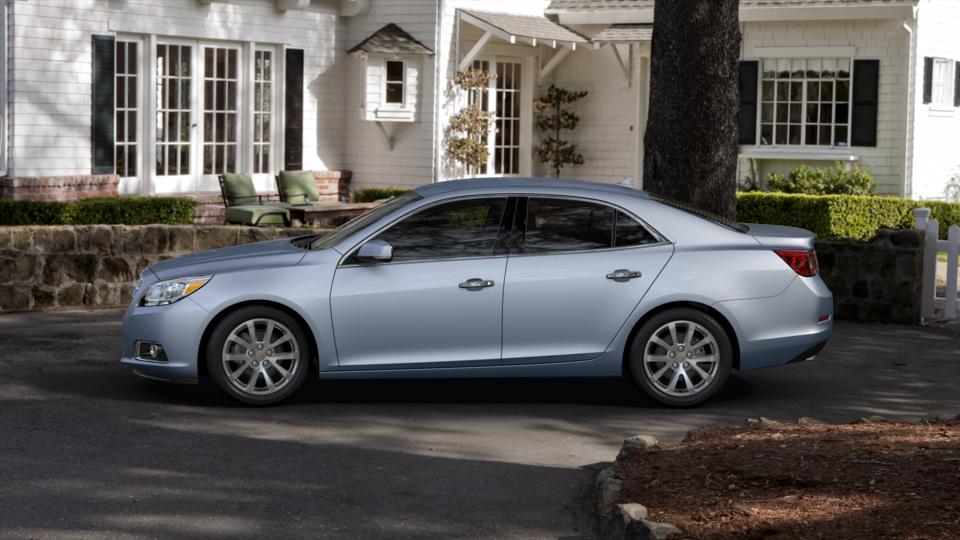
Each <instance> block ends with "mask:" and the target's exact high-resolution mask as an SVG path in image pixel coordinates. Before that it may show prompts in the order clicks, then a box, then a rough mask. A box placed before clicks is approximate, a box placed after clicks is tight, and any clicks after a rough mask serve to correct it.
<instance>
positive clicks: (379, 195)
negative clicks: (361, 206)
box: [350, 187, 410, 203]
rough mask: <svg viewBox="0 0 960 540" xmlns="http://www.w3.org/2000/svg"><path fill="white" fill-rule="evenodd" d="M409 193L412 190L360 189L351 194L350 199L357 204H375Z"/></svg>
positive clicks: (394, 188)
mask: <svg viewBox="0 0 960 540" xmlns="http://www.w3.org/2000/svg"><path fill="white" fill-rule="evenodd" d="M408 191H410V190H409V189H404V188H396V187H386V188H375V187H370V188H360V189H355V190H353V193H351V194H350V199H351V200H352V201H353V202H355V203H366V202H375V201H379V200H383V199H389V198H391V197H396V196H397V195H403V194H404V193H406V192H408Z"/></svg>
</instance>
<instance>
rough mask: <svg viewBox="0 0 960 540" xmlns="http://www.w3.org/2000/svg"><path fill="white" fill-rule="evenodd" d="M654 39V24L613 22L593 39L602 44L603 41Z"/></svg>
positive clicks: (618, 41)
mask: <svg viewBox="0 0 960 540" xmlns="http://www.w3.org/2000/svg"><path fill="white" fill-rule="evenodd" d="M652 39H653V26H652V25H649V24H612V25H610V26H608V27H606V28H605V29H603V31H601V32H600V33H599V34H597V35H595V36H593V38H592V39H591V41H593V42H594V43H596V44H598V45H600V44H603V43H633V42H637V41H650V40H652Z"/></svg>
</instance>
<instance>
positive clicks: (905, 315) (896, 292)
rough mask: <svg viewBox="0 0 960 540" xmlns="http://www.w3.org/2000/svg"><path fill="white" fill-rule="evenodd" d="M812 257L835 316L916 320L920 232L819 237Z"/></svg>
mask: <svg viewBox="0 0 960 540" xmlns="http://www.w3.org/2000/svg"><path fill="white" fill-rule="evenodd" d="M817 257H818V259H819V260H820V275H821V277H823V280H824V282H826V284H827V286H828V287H830V290H831V291H832V292H833V305H834V310H835V315H836V317H837V318H838V319H850V320H855V321H880V322H890V323H903V324H917V323H919V322H920V298H921V293H920V288H921V284H922V272H921V271H922V268H923V232H922V231H916V230H888V229H881V230H880V231H878V232H877V235H876V236H875V237H874V238H873V239H872V240H868V241H866V242H860V241H855V240H819V241H817Z"/></svg>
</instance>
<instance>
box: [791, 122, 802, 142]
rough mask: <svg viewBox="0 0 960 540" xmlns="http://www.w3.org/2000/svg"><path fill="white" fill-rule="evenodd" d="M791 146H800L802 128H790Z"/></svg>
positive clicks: (795, 126)
mask: <svg viewBox="0 0 960 540" xmlns="http://www.w3.org/2000/svg"><path fill="white" fill-rule="evenodd" d="M790 144H800V126H797V125H794V126H790Z"/></svg>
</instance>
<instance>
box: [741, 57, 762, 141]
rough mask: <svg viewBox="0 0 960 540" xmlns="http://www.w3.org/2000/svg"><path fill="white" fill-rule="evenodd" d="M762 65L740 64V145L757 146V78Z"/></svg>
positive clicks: (750, 61)
mask: <svg viewBox="0 0 960 540" xmlns="http://www.w3.org/2000/svg"><path fill="white" fill-rule="evenodd" d="M759 71H760V63H759V62H757V61H756V60H745V61H742V62H740V85H739V86H740V139H739V141H738V142H739V144H757V77H758V75H759Z"/></svg>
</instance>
